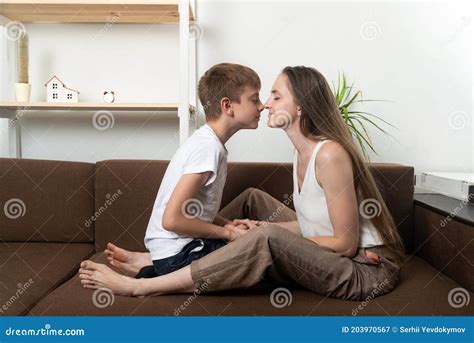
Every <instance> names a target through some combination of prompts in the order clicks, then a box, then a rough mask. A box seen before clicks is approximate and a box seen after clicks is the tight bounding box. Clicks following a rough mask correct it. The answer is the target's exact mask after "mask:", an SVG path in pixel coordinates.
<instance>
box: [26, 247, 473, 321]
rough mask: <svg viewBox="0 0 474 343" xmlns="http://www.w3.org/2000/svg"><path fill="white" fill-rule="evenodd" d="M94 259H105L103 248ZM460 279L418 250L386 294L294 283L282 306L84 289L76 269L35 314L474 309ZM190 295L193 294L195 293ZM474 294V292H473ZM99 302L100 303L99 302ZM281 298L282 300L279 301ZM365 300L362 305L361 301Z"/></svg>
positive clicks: (257, 298)
mask: <svg viewBox="0 0 474 343" xmlns="http://www.w3.org/2000/svg"><path fill="white" fill-rule="evenodd" d="M92 260H94V261H96V262H101V263H105V262H106V259H105V256H104V254H103V253H97V254H95V255H94V256H93V258H92ZM455 287H458V285H457V284H456V283H455V282H454V281H453V280H451V279H450V278H448V277H446V276H445V275H443V274H439V273H437V271H436V270H435V269H433V268H432V267H431V266H430V265H429V264H428V263H426V262H424V261H423V260H421V259H420V258H418V257H416V256H412V257H410V258H409V259H408V261H407V263H406V264H405V265H404V266H403V268H402V273H401V279H400V283H399V285H398V287H397V288H396V289H395V290H394V291H392V292H391V293H389V294H387V295H383V296H381V297H378V298H375V299H372V300H370V299H369V301H367V303H362V302H357V301H345V300H338V299H334V298H325V297H323V296H320V295H318V294H315V293H312V292H309V291H307V290H304V289H300V288H290V289H291V297H292V302H291V304H290V305H289V306H287V307H283V308H277V307H274V306H272V304H271V302H270V294H271V291H272V289H267V290H252V291H250V290H241V291H232V292H225V293H216V294H212V295H197V296H196V297H195V298H193V296H192V294H188V295H183V294H181V295H165V296H153V297H145V298H132V297H125V296H110V294H108V293H103V294H102V295H101V296H100V293H96V297H95V298H94V292H95V291H94V290H90V289H89V290H87V289H84V288H83V287H82V285H81V283H80V279H79V277H78V276H77V274H76V275H75V276H74V277H73V278H71V280H69V281H68V282H67V283H65V284H63V285H61V286H60V287H59V288H58V289H56V290H54V291H53V292H52V293H51V294H49V295H48V296H47V297H46V298H44V299H42V300H41V301H40V302H39V303H38V304H37V305H36V306H35V307H34V308H33V309H32V310H31V312H30V315H48V316H55V315H77V316H86V315H94V316H95V315H126V316H128V315H133V316H140V315H145V316H148V315H149V316H152V315H169V316H173V315H203V316H207V315H214V316H217V315H311V316H318V315H349V316H350V315H364V316H365V315H380V316H385V315H403V316H410V315H427V316H429V315H450V316H458V315H473V314H474V304H473V302H472V301H471V303H470V304H468V305H467V306H463V307H460V308H454V307H452V306H450V305H449V302H448V294H449V292H450V291H451V290H452V289H454V288H455ZM190 296H191V297H190ZM469 296H470V297H472V296H473V294H472V293H469ZM94 303H95V304H96V305H98V306H96V305H94ZM277 304H281V303H278V302H277ZM359 306H360V307H359Z"/></svg>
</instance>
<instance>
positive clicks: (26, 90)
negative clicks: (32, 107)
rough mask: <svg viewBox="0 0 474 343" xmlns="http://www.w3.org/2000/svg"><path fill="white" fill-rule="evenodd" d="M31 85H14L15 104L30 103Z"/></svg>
mask: <svg viewBox="0 0 474 343" xmlns="http://www.w3.org/2000/svg"><path fill="white" fill-rule="evenodd" d="M30 94H31V84H29V83H15V96H16V101H17V102H28V101H30Z"/></svg>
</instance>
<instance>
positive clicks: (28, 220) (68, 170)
mask: <svg viewBox="0 0 474 343" xmlns="http://www.w3.org/2000/svg"><path fill="white" fill-rule="evenodd" d="M94 170H95V166H94V164H93V163H83V162H67V161H49V160H33V159H10V158H0V206H1V208H0V211H1V212H0V241H9V242H14V241H20V242H23V241H30V242H93V241H94V226H93V225H87V223H86V221H87V219H88V218H90V217H91V216H92V215H93V213H94Z"/></svg>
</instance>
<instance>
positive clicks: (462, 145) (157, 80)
mask: <svg viewBox="0 0 474 343" xmlns="http://www.w3.org/2000/svg"><path fill="white" fill-rule="evenodd" d="M466 8H469V9H472V6H470V5H460V4H455V3H454V2H453V3H451V2H450V3H447V4H443V3H429V2H423V3H401V2H364V3H362V2H351V3H342V2H309V1H307V2H299V3H298V2H293V1H291V2H290V1H288V2H283V1H260V2H250V1H233V2H229V1H225V2H224V1H202V0H201V1H199V0H198V12H197V16H198V19H199V25H201V26H202V28H203V35H202V37H201V38H200V39H199V41H198V75H201V74H202V73H203V72H204V71H205V70H206V69H208V68H209V67H210V66H211V65H213V64H215V63H219V62H224V61H229V62H236V63H242V64H246V65H249V66H251V67H252V68H254V69H255V70H256V71H257V72H258V73H259V74H260V76H261V79H262V92H261V97H262V99H266V97H267V96H268V92H269V90H270V87H271V85H272V82H273V80H274V79H275V77H276V76H277V74H278V73H279V71H280V70H281V69H282V68H283V67H284V66H286V65H300V64H303V65H307V66H313V67H316V68H318V69H319V70H320V71H321V72H322V73H323V74H324V75H326V77H327V78H328V79H329V80H334V79H335V78H336V77H337V73H338V71H339V70H344V71H345V72H346V74H347V75H348V76H349V77H350V78H351V79H352V80H354V81H355V82H356V87H357V88H359V89H361V90H363V93H364V97H365V98H372V99H386V100H391V101H392V102H385V103H371V104H370V105H364V107H363V109H364V110H367V111H369V112H373V113H380V114H382V115H383V118H384V119H385V120H387V121H389V122H390V123H392V124H393V125H395V126H396V127H397V128H398V130H395V129H391V128H390V127H385V128H386V129H387V130H388V131H389V132H390V133H391V134H392V135H393V136H394V137H395V139H390V138H388V137H386V136H384V135H382V134H380V133H379V132H377V131H374V130H372V129H370V132H371V133H372V138H373V142H374V145H375V147H376V149H377V150H378V151H379V154H380V157H377V156H372V160H373V161H377V162H378V161H380V162H395V163H401V164H406V165H412V166H415V168H416V172H417V173H419V172H421V171H424V170H438V171H471V172H472V171H474V165H473V164H474V161H473V158H474V157H473V156H474V151H473V150H474V148H473V146H474V141H473V139H474V138H473V137H474V134H473V118H472V94H473V93H472V49H471V46H472V45H471V41H472V14H471V13H466ZM102 27H103V26H102V25H78V24H70V25H65V24H56V25H41V24H29V25H27V28H28V31H29V33H30V45H31V56H30V60H31V70H30V73H31V83H33V95H32V98H33V100H38V101H39V100H44V99H45V90H44V87H43V83H44V81H46V80H47V79H48V77H49V76H50V75H52V74H57V75H58V76H59V77H60V78H62V79H63V81H64V82H65V83H66V84H67V85H68V86H70V87H72V88H76V89H79V90H80V91H81V95H80V99H81V101H100V99H101V98H100V91H101V90H103V89H107V88H111V89H115V90H116V91H117V94H118V101H177V97H178V83H177V82H178V58H177V56H178V40H177V35H178V32H177V30H178V28H177V26H170V25H144V26H141V25H112V26H111V27H110V28H109V29H108V30H106V31H105V32H102V33H101V34H98V32H100V30H101V28H102ZM365 29H367V31H365ZM364 32H365V33H364ZM371 34H374V35H373V36H371ZM370 38H374V39H370ZM90 117H92V113H91V114H90ZM90 117H89V118H83V117H81V116H78V115H74V114H72V113H65V114H63V115H58V114H47V115H46V114H41V115H37V114H30V115H28V116H27V117H26V118H25V120H24V127H25V129H24V131H23V132H24V145H23V147H24V148H23V156H24V157H31V158H51V159H64V160H81V161H96V160H100V159H106V158H157V159H161V158H163V159H169V158H170V157H171V156H172V154H173V152H174V151H175V149H176V147H177V143H178V141H177V139H176V138H175V133H176V130H177V118H175V117H174V116H173V114H171V115H168V116H167V118H168V119H166V120H161V119H159V117H156V116H155V117H152V118H149V119H147V117H146V116H143V115H139V116H138V117H134V119H136V120H133V119H131V116H124V115H118V116H116V118H115V119H116V120H115V125H114V127H113V128H112V129H109V130H106V131H97V130H95V129H94V128H93V126H92V123H91V118H90ZM127 138H128V139H127ZM228 149H229V151H230V154H229V160H231V161H278V162H287V161H291V154H292V147H291V145H290V142H289V140H288V139H287V138H286V136H285V134H284V133H283V132H282V131H281V130H271V129H269V128H267V127H266V113H265V114H264V115H263V116H262V119H261V123H260V127H259V129H258V130H257V131H256V132H250V131H247V132H241V133H238V134H237V135H236V136H235V137H233V138H232V139H231V140H230V141H229V143H228Z"/></svg>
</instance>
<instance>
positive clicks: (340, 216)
mask: <svg viewBox="0 0 474 343" xmlns="http://www.w3.org/2000/svg"><path fill="white" fill-rule="evenodd" d="M316 179H317V180H319V183H320V185H321V187H322V188H323V190H324V195H325V196H326V201H327V207H328V212H329V219H330V220H331V224H332V227H333V231H334V236H316V237H310V238H309V239H310V240H312V241H313V242H315V243H317V244H319V245H322V246H325V247H328V248H330V249H332V250H334V251H336V252H339V253H341V254H343V255H344V256H348V257H353V256H354V255H355V253H356V252H357V247H358V244H359V210H358V205H357V196H356V192H355V186H354V177H353V174H352V161H351V158H350V156H349V154H348V153H347V151H346V150H345V149H344V148H342V146H341V145H340V144H338V143H335V142H328V143H326V144H324V145H323V146H322V147H321V149H320V150H319V153H318V155H317V158H316Z"/></svg>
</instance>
